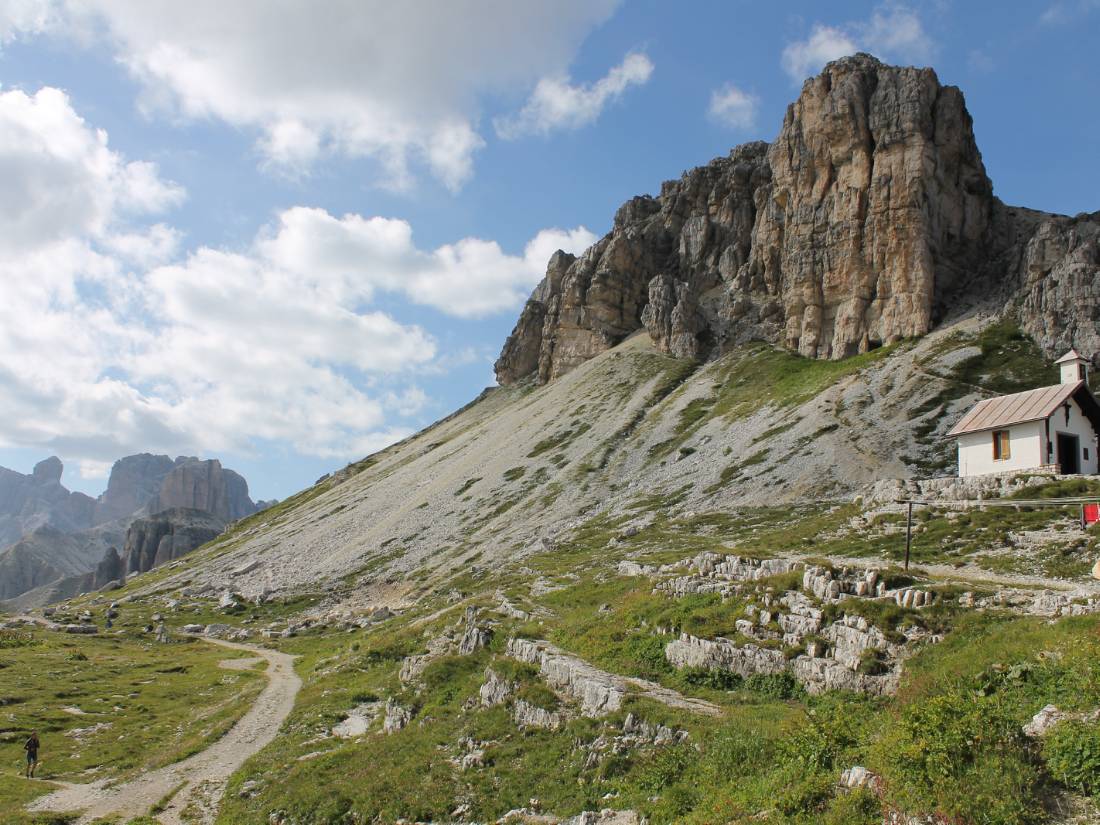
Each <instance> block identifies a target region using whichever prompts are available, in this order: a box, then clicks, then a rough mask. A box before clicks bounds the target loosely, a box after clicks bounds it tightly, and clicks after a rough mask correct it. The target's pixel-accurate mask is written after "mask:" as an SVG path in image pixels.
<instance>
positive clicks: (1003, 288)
mask: <svg viewBox="0 0 1100 825" xmlns="http://www.w3.org/2000/svg"><path fill="white" fill-rule="evenodd" d="M1098 275H1100V213H1094V214H1091V215H1079V216H1077V217H1076V218H1068V217H1064V216H1060V215H1051V214H1046V213H1042V212H1037V211H1034V210H1030V209H1023V208H1015V207H1010V206H1006V205H1005V204H1003V203H1002V202H1001V201H1000V200H999V199H997V198H996V197H995V196H994V195H993V185H992V183H991V182H990V180H989V178H988V176H987V175H986V172H985V167H984V166H983V164H982V159H981V155H980V153H979V152H978V148H977V145H976V143H975V140H974V133H973V128H972V123H971V118H970V115H969V113H968V112H967V110H966V106H965V102H964V100H963V95H962V93H961V92H960V91H959V90H958V89H957V88H955V87H952V86H943V85H941V84H940V83H939V81H938V79H937V78H936V74H935V72H933V71H932V70H931V69H915V68H899V67H895V66H887V65H884V64H882V63H880V62H879V61H878V60H876V59H875V58H873V57H871V56H870V55H866V54H860V55H855V56H853V57H847V58H843V59H841V60H838V61H836V62H833V63H830V64H829V65H828V66H827V67H826V68H825V70H824V71H823V72H822V73H821V74H820V75H819V76H817V77H816V78H812V79H810V80H807V81H806V83H805V85H804V86H803V88H802V93H801V95H800V96H799V98H798V100H797V101H795V102H794V103H793V104H791V105H790V106H789V107H788V109H787V114H786V117H785V119H784V121H783V126H782V128H781V129H780V132H779V136H778V137H777V138H776V139H775V141H774V142H772V143H771V144H766V143H750V144H746V145H744V146H739V147H737V148H736V149H734V150H733V151H732V152H731V153H730V155H729V157H726V158H718V159H716V160H714V161H712V162H711V163H710V164H708V165H707V166H704V167H701V168H698V169H694V170H692V171H690V172H687V173H685V174H684V176H683V177H682V178H680V179H679V180H677V181H669V182H667V183H665V184H664V185H663V186H662V187H661V192H660V195H658V196H657V197H649V196H643V197H637V198H634V199H632V200H630V201H628V202H627V203H625V204H623V206H622V207H621V208H620V209H619V211H618V212H617V213H616V215H615V221H614V226H613V228H612V230H611V231H610V232H609V233H608V234H607V235H606V236H605V237H604V238H602V239H601V240H600V241H599V242H597V243H596V244H595V245H593V246H592V247H591V248H590V249H588V250H587V251H586V252H585V253H584V254H583V255H581V256H580V257H579V258H574V257H573V256H571V255H567V254H565V253H558V254H557V255H555V256H554V257H553V258H552V259H551V260H550V264H549V266H548V268H547V272H546V276H545V278H544V279H543V281H542V283H541V284H539V286H538V287H537V288H536V289H535V291H534V293H533V294H532V296H531V298H530V300H529V301H528V302H527V305H526V306H525V307H524V309H523V312H522V314H521V316H520V319H519V321H518V323H517V324H516V327H515V330H514V331H513V333H512V335H511V336H510V337H509V338H508V341H507V342H506V343H505V345H504V348H503V351H502V352H501V355H500V358H499V360H498V361H497V364H496V372H497V378H498V380H499V381H500V383H501V384H512V383H515V382H517V381H520V380H522V379H523V378H525V377H526V376H535V377H536V378H537V380H538V381H540V382H547V381H552V380H554V379H556V378H558V377H560V376H562V375H564V374H565V373H566V372H568V371H569V370H571V369H573V368H575V367H576V366H577V365H578V364H580V363H582V362H583V361H585V360H588V359H589V358H592V357H593V356H595V355H597V354H599V353H600V352H604V351H606V350H608V349H610V348H611V347H613V346H615V345H617V344H618V343H620V342H621V341H623V340H624V339H626V338H627V337H628V336H630V335H631V334H633V333H635V332H637V331H640V330H644V331H645V332H646V333H647V334H648V335H649V337H650V338H651V339H652V340H653V342H654V343H655V345H656V346H657V347H658V349H660V350H661V351H662V352H667V353H670V354H672V355H675V356H677V357H681V358H702V357H708V356H714V355H721V354H722V353H724V352H727V351H729V350H730V348H731V347H734V346H737V345H738V344H740V343H743V342H745V341H750V340H761V341H767V342H769V343H772V344H775V345H778V346H781V347H784V348H785V349H787V350H790V351H791V352H796V353H798V354H800V355H803V356H806V357H809V358H832V359H840V358H846V357H848V356H851V355H855V354H857V353H862V352H867V351H869V350H872V349H874V348H876V347H879V346H882V345H884V344H890V343H894V342H897V341H900V340H902V339H904V338H910V337H914V336H919V335H924V334H926V333H928V332H929V331H931V330H932V329H933V328H935V327H936V326H937V324H939V323H941V322H942V321H943V320H944V319H945V318H947V317H949V316H950V315H951V313H952V312H953V311H954V312H956V313H957V311H958V309H959V308H960V307H965V306H974V305H976V304H981V305H983V306H985V307H987V308H989V309H992V310H997V311H1000V310H1011V311H1012V312H1014V313H1015V315H1016V317H1017V318H1018V321H1019V323H1020V325H1021V327H1022V328H1023V330H1024V331H1025V332H1027V333H1028V334H1029V335H1032V336H1033V337H1034V338H1035V339H1036V340H1037V341H1038V343H1039V344H1040V346H1041V347H1042V349H1043V351H1044V353H1046V355H1048V356H1057V355H1059V354H1061V353H1062V352H1064V351H1066V350H1068V349H1069V348H1071V347H1076V348H1077V349H1078V351H1080V352H1082V353H1084V354H1086V355H1087V356H1088V357H1090V358H1093V359H1094V360H1095V359H1096V357H1097V356H1098V355H1100V326H1098V323H1097V321H1098V318H1100V314H1098V311H1100V310H1098V304H1097V299H1096V296H1095V292H1094V289H1093V283H1094V282H1095V279H1096V278H1097V276H1098Z"/></svg>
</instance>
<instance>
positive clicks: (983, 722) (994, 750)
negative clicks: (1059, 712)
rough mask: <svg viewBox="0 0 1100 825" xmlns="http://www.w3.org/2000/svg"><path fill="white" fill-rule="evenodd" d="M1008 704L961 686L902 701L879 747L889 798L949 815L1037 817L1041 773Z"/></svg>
mask: <svg viewBox="0 0 1100 825" xmlns="http://www.w3.org/2000/svg"><path fill="white" fill-rule="evenodd" d="M1011 707H1012V706H1011V703H1009V702H1002V701H1001V700H1000V698H999V697H998V696H996V695H993V696H982V695H980V694H976V693H975V692H974V691H972V690H969V689H966V688H965V687H963V686H961V685H957V686H955V687H954V688H953V689H952V690H950V691H949V692H947V693H945V694H941V695H939V696H933V697H929V698H926V699H921V700H918V701H915V702H914V703H912V704H910V705H908V706H906V707H905V708H904V709H903V710H902V712H901V716H900V718H899V719H898V721H897V723H896V725H895V726H894V727H893V730H892V731H891V732H890V733H889V734H888V735H887V736H886V737H884V738H883V740H881V741H880V742H879V748H878V759H879V762H880V768H879V769H880V772H881V773H882V774H883V777H884V778H885V779H886V781H887V786H888V787H889V788H890V790H891V795H892V796H893V797H894V801H896V802H898V803H899V804H900V805H901V806H902V807H903V808H905V809H906V810H911V811H926V812H936V813H938V814H940V815H942V816H944V817H946V818H948V819H949V820H951V821H955V820H958V821H960V822H975V823H988V825H1026V823H1030V822H1034V821H1035V820H1036V818H1037V816H1038V811H1039V806H1038V798H1037V786H1038V778H1039V777H1038V772H1037V770H1036V769H1035V766H1034V765H1032V764H1031V763H1030V760H1029V759H1028V756H1027V753H1026V751H1025V749H1024V743H1023V740H1022V734H1021V732H1020V728H1019V720H1018V719H1016V718H1015V717H1014V715H1013V714H1012V713H1011V712H1010V708H1011Z"/></svg>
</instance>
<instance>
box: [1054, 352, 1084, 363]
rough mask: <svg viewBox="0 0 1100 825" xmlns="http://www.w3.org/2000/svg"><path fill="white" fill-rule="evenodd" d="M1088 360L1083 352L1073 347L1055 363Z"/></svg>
mask: <svg viewBox="0 0 1100 825" xmlns="http://www.w3.org/2000/svg"><path fill="white" fill-rule="evenodd" d="M1087 360H1088V359H1087V358H1084V357H1082V356H1081V353H1079V352H1078V351H1077V350H1075V349H1071V350H1070V351H1069V352H1067V353H1066V354H1065V355H1063V356H1062V357H1061V358H1059V359H1058V360H1057V361H1055V362H1054V363H1055V364H1065V363H1068V362H1070V361H1087Z"/></svg>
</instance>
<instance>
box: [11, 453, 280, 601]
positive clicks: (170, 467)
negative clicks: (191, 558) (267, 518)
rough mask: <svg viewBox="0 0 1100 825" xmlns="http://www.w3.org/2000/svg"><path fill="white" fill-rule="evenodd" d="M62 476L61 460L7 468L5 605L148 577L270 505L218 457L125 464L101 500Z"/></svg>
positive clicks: (128, 460) (119, 464)
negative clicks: (28, 468)
mask: <svg viewBox="0 0 1100 825" xmlns="http://www.w3.org/2000/svg"><path fill="white" fill-rule="evenodd" d="M63 472H64V465H63V464H62V463H61V460H60V459H59V458H57V457H56V456H53V457H50V458H47V459H45V460H43V461H40V462H39V463H38V464H36V465H35V467H34V470H33V471H32V472H31V473H30V474H27V475H24V474H23V473H19V472H16V471H14V470H9V469H7V468H4V467H0V600H5V601H8V600H15V601H14V602H12V604H11V606H12V607H15V608H20V609H21V608H25V607H29V606H34V605H39V604H45V603H48V602H50V601H55V600H57V599H60V598H67V597H69V596H72V595H75V594H77V593H80V592H87V591H88V590H92V589H98V588H99V587H102V586H104V585H105V584H108V583H109V582H111V581H115V580H118V579H120V578H123V577H124V575H125V573H127V572H130V573H133V572H143V571H145V570H148V569H151V568H152V567H154V566H156V565H157V564H160V563H163V562H164V561H168V560H170V559H174V558H178V557H179V556H181V555H183V554H184V553H187V552H190V550H193V549H194V548H195V547H197V546H199V545H200V544H202V543H204V542H206V541H209V540H210V539H211V538H213V537H215V536H217V535H218V534H219V533H221V531H222V530H223V529H224V528H225V526H226V525H227V524H229V523H231V522H233V521H236V520H237V519H240V518H243V517H245V516H248V515H251V514H252V513H254V512H256V511H257V510H259V509H261V508H262V507H263V506H265V503H264V502H253V501H252V499H251V498H250V497H249V495H248V482H247V481H245V479H244V478H243V477H242V476H241V475H240V474H239V473H236V472H234V471H233V470H228V469H225V468H224V467H222V465H221V462H220V461H218V460H217V459H207V460H200V459H198V458H194V457H188V456H180V457H178V458H176V459H174V460H173V459H172V458H170V457H169V456H166V455H152V454H150V453H141V454H139V455H131V456H127V457H125V458H122V459H119V460H118V461H116V462H115V464H114V466H113V467H112V468H111V475H110V478H109V480H108V482H107V489H106V491H105V492H104V493H103V494H102V495H100V496H99V497H98V498H92V497H91V496H88V495H85V494H84V493H79V492H73V491H70V490H68V489H67V488H66V487H65V486H64V485H63V484H62V483H61V477H62V474H63ZM161 544H163V545H164V546H163V547H162V546H161Z"/></svg>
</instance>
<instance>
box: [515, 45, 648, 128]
mask: <svg viewBox="0 0 1100 825" xmlns="http://www.w3.org/2000/svg"><path fill="white" fill-rule="evenodd" d="M652 74H653V63H652V62H651V61H650V59H649V58H648V57H646V56H645V55H644V54H640V53H637V52H634V53H631V54H628V55H627V56H626V57H625V58H623V62H622V63H620V64H619V65H618V66H615V67H614V68H612V69H611V71H609V72H608V73H607V74H606V75H605V76H604V77H602V78H600V79H599V80H597V81H596V82H595V83H592V84H590V85H587V86H581V85H573V84H572V83H571V82H570V79H569V78H568V77H566V76H556V77H544V78H543V79H542V80H540V81H539V82H538V85H537V86H535V91H534V92H533V93H532V94H531V98H530V99H529V100H528V101H527V103H526V104H525V105H524V107H523V108H522V109H521V110H520V111H519V112H518V113H516V114H515V115H512V116H509V117H503V118H497V119H496V120H494V121H493V125H494V126H495V127H496V131H497V134H498V135H499V136H500V137H502V138H505V139H513V138H518V137H523V136H524V135H548V134H550V133H551V132H554V131H558V130H568V129H579V128H581V127H582V126H587V125H588V124H590V123H593V122H595V120H596V118H598V117H599V116H600V113H601V112H602V111H603V109H604V107H605V106H606V105H607V104H608V103H610V102H612V101H614V100H617V99H619V98H620V97H622V95H623V93H624V92H626V90H627V89H628V88H630V87H631V86H641V85H644V84H645V83H647V82H648V81H649V78H650V75H652Z"/></svg>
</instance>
